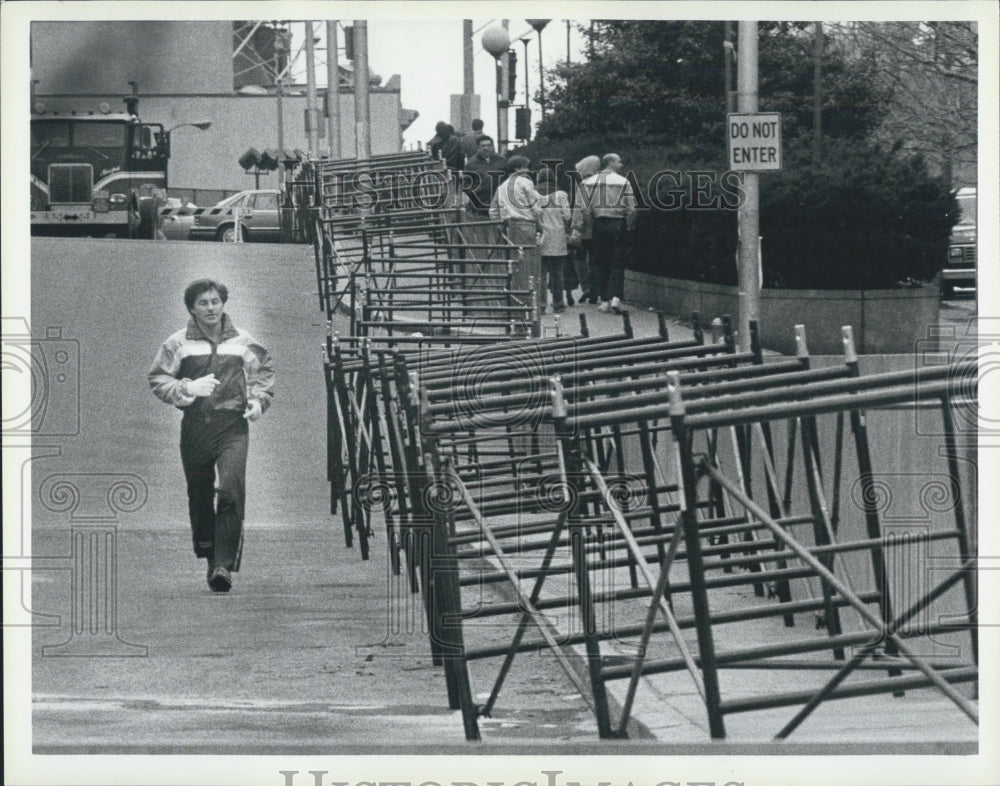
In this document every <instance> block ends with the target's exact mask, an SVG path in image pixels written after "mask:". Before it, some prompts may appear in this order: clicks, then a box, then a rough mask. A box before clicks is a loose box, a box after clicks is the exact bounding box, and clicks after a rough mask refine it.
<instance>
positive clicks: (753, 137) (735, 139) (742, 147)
mask: <svg viewBox="0 0 1000 786" xmlns="http://www.w3.org/2000/svg"><path fill="white" fill-rule="evenodd" d="M726 129H727V130H726V136H727V137H728V139H729V168H730V169H731V170H736V171H742V172H767V171H772V170H778V169H781V113H780V112H755V113H753V114H749V113H735V112H734V113H732V114H729V115H726Z"/></svg>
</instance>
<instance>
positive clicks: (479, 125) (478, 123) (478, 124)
mask: <svg viewBox="0 0 1000 786" xmlns="http://www.w3.org/2000/svg"><path fill="white" fill-rule="evenodd" d="M472 130H473V131H482V130H483V121H482V120H480V119H479V118H478V117H477V118H476V119H475V120H473V121H472Z"/></svg>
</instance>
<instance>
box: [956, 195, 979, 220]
mask: <svg viewBox="0 0 1000 786" xmlns="http://www.w3.org/2000/svg"><path fill="white" fill-rule="evenodd" d="M958 209H959V210H960V211H961V213H962V217H961V218H960V219H959V220H958V223H959V224H971V225H972V226H975V225H976V196H975V194H970V195H969V196H960V197H959V198H958Z"/></svg>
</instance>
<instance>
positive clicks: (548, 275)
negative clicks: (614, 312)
mask: <svg viewBox="0 0 1000 786" xmlns="http://www.w3.org/2000/svg"><path fill="white" fill-rule="evenodd" d="M537 188H538V193H539V195H540V196H541V206H542V215H541V224H542V242H541V245H540V247H539V251H540V253H541V259H542V262H541V272H542V278H543V279H546V280H547V282H548V287H549V292H551V293H552V313H553V314H558V313H559V312H561V311H565V310H566V305H567V303H568V302H569V301H568V299H563V287H564V283H563V268H564V267H565V265H566V260H567V249H566V233H567V231H568V230H569V227H570V220H571V219H572V212H571V211H570V207H569V195H568V194H567V193H566V192H565V191H561V190H560V189H559V187H558V185H557V183H556V182H555V174H554V173H552V172H550V171H549V170H548V169H543V170H541V171H540V172H539V173H538V184H537ZM543 283H544V281H543ZM539 305H540V307H541V308H542V309H543V310H544V306H545V304H544V302H543V303H540V304H539Z"/></svg>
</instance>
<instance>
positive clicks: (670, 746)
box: [17, 239, 976, 782]
mask: <svg viewBox="0 0 1000 786" xmlns="http://www.w3.org/2000/svg"><path fill="white" fill-rule="evenodd" d="M32 249H33V256H32V293H33V300H32V312H31V313H32V321H33V330H34V331H35V332H36V333H37V332H38V331H39V330H41V331H42V335H44V330H45V328H46V327H47V326H61V327H62V328H63V336H64V337H66V338H67V339H71V340H73V341H77V342H78V344H79V352H80V358H81V365H80V369H81V385H80V391H79V406H80V428H79V433H78V434H76V435H73V436H69V437H65V438H58V437H51V438H41V439H36V445H41V446H44V445H46V444H48V445H51V446H54V447H57V448H58V452H56V453H53V454H52V455H49V456H43V457H39V458H37V459H36V460H35V461H33V462H30V464H31V468H30V477H31V481H30V491H31V493H32V495H33V499H34V501H35V504H34V508H33V513H34V516H33V519H32V521H31V522H30V537H31V544H32V552H33V554H34V555H35V558H36V559H39V560H41V562H38V563H36V565H37V567H36V569H35V571H34V575H33V577H32V593H33V594H32V597H31V605H30V608H31V609H32V610H33V611H34V612H35V615H36V616H35V617H34V619H33V622H34V628H33V630H32V631H31V641H30V643H29V646H30V649H31V656H32V680H33V684H32V699H33V701H32V718H31V731H32V735H33V744H34V746H35V750H36V751H38V752H44V753H153V752H155V753H248V752H252V753H257V754H261V753H314V754H315V753H331V752H337V753H369V754H370V753H373V752H386V753H393V752H407V751H409V752H423V753H435V752H461V753H477V752H484V751H488V752H493V753H497V752H517V753H526V752H530V751H532V750H553V749H555V748H558V749H560V750H563V751H568V752H575V753H597V752H623V748H622V746H621V744H619V743H615V742H607V743H600V742H599V741H598V739H597V734H596V727H595V725H594V720H593V716H592V715H591V714H590V713H589V711H588V710H587V708H586V706H585V705H584V704H583V702H582V701H581V700H580V698H579V696H575V695H574V693H573V691H572V690H571V689H570V688H569V683H568V682H567V680H566V678H565V676H564V675H563V674H562V673H561V671H560V670H559V668H558V667H557V666H556V665H555V663H554V661H553V660H552V659H551V658H538V659H536V662H535V663H532V664H531V668H528V669H515V672H516V673H512V674H511V678H510V681H509V684H508V685H507V686H506V687H505V689H504V693H503V694H502V696H501V702H500V705H499V706H498V709H497V712H496V713H495V715H494V718H492V719H484V720H483V723H482V727H483V730H484V734H483V737H484V742H483V744H482V745H481V746H476V745H470V744H467V743H465V742H464V741H463V734H462V724H461V719H460V717H459V715H458V713H457V712H454V711H450V710H448V709H447V700H446V691H445V686H444V677H443V673H442V671H441V669H440V668H439V667H435V666H433V665H432V664H431V662H430V657H429V650H428V645H427V637H426V633H425V632H423V631H422V630H421V629H420V624H421V619H422V618H421V614H422V610H421V609H420V608H419V605H418V602H417V598H416V596H411V595H410V594H409V593H408V591H407V590H406V589H405V588H404V587H401V586H400V584H399V581H398V580H397V579H396V578H395V577H393V576H391V574H390V572H389V570H388V567H387V563H388V559H387V554H386V549H385V546H386V542H385V536H384V532H382V531H379V530H378V529H376V532H375V536H374V538H373V540H372V556H371V559H370V560H369V561H367V562H362V561H361V559H360V556H359V554H358V550H357V548H354V549H347V548H345V546H344V537H343V526H342V524H341V521H340V518H339V517H338V516H331V515H330V513H329V488H328V484H327V481H326V477H325V471H326V468H325V428H326V413H325V389H324V384H323V375H322V368H321V360H322V352H321V346H322V343H323V340H324V337H325V325H324V319H325V317H324V315H323V314H322V313H321V312H320V311H319V309H318V307H317V298H316V292H315V285H316V280H315V272H314V268H313V256H312V251H311V249H309V248H306V247H301V246H255V245H253V244H250V245H246V246H243V245H233V246H225V245H222V244H215V245H212V244H191V245H183V244H176V245H175V244H143V243H137V242H127V241H103V240H87V241H68V240H59V239H36V240H35V241H33V244H32ZM68 255H72V258H73V259H74V264H73V265H71V266H67V265H65V264H64V260H65V259H66V258H67V256H68ZM205 275H211V276H214V277H217V278H219V279H220V280H222V281H224V282H226V283H227V284H229V286H230V302H229V304H228V306H227V312H228V313H229V314H230V315H231V317H232V318H233V320H234V322H235V324H236V325H237V326H239V327H242V328H244V329H247V330H249V331H250V332H251V333H253V334H254V335H255V336H257V337H258V338H259V339H260V340H261V341H262V342H264V343H265V344H266V345H267V346H268V348H269V350H270V351H271V352H272V354H273V355H274V357H275V359H276V362H277V373H278V384H277V398H276V401H275V406H274V407H273V408H272V410H271V411H269V412H268V414H267V415H266V416H265V418H264V419H263V420H262V421H260V423H259V424H257V425H255V426H254V427H253V433H252V436H251V446H250V462H249V467H248V502H247V523H246V535H245V545H244V558H243V568H242V570H241V572H240V573H239V574H237V576H236V582H235V586H234V590H233V592H232V593H231V594H230V595H229V596H226V597H219V596H216V595H213V594H212V593H211V592H209V590H208V588H207V587H206V586H205V578H204V564H203V563H202V562H200V561H197V560H195V558H194V557H193V555H192V554H191V552H190V534H189V530H188V524H187V521H186V500H185V498H184V486H183V476H182V473H181V468H180V459H179V456H178V451H177V441H178V432H179V415H178V413H177V412H176V411H173V410H171V409H170V408H169V407H166V406H164V405H163V404H161V403H160V402H158V401H157V400H156V399H155V398H154V397H153V396H152V394H151V393H150V392H149V390H148V386H147V384H146V371H147V369H148V365H149V363H150V361H151V359H152V356H153V353H154V352H155V350H156V348H157V346H159V344H160V342H161V341H162V340H163V339H164V338H165V337H166V336H167V335H168V334H169V333H171V332H173V331H175V330H177V329H178V328H179V327H181V326H182V325H183V324H184V320H185V316H186V315H185V313H184V309H183V304H182V303H181V293H182V291H183V288H184V286H185V285H186V284H187V283H188V282H189V281H191V280H193V279H195V278H199V277H203V276H205ZM83 291H86V292H87V293H88V297H87V298H81V297H80V296H79V293H80V292H83ZM150 293H155V296H154V297H150ZM578 313H584V314H586V316H587V321H588V327H589V329H590V331H591V334H592V335H601V334H602V333H605V332H607V333H611V332H618V331H619V330H620V329H621V324H622V319H621V317H619V316H616V315H613V314H602V313H599V312H597V310H596V306H593V305H585V306H579V305H578V306H574V307H572V308H570V309H568V310H567V311H566V312H564V314H562V315H560V319H559V324H560V331H561V332H562V333H563V334H564V335H565V334H572V333H575V332H577V330H578V322H577V320H576V318H575V314H578ZM629 313H630V318H631V320H632V324H633V329H634V331H635V334H636V335H637V336H644V335H654V334H655V333H656V332H657V330H658V322H657V317H656V315H655V314H654V313H652V312H648V311H641V310H632V311H630V312H629ZM337 319H338V320H341V321H339V322H338V325H337V327H338V328H339V329H340V330H341V333H342V334H343V333H345V332H346V320H343V319H342V318H341V317H338V318H337ZM542 324H543V335H549V334H550V333H554V332H555V319H554V317H553V315H551V314H547V315H545V316H544V317H543V322H542ZM669 330H670V337H671V338H677V339H680V338H684V337H690V335H691V332H690V328H689V327H687V326H686V325H685V324H684V323H683V322H682V321H681V320H679V319H674V318H671V319H670V320H669ZM55 404H58V402H54V404H53V405H54V406H55ZM27 466H28V465H27V464H25V467H27ZM24 472H25V475H26V476H27V469H25V470H24ZM83 476H86V480H87V482H88V483H90V482H92V481H93V482H96V483H102V482H106V483H110V482H111V479H113V478H116V477H125V478H127V479H129V480H130V482H132V483H133V485H134V486H135V488H136V489H137V490H138V492H139V497H137V500H136V501H135V502H134V504H132V505H131V507H129V506H127V505H120V506H119V507H120V510H118V511H117V512H114V513H113V514H108V513H106V512H105V513H104V514H103V515H105V520H106V521H109V522H111V524H110V525H109V526H111V527H112V528H113V529H114V531H115V532H116V533H117V552H116V557H117V562H116V565H115V567H116V571H117V572H116V583H115V585H114V587H115V593H116V595H115V603H116V612H115V622H116V632H115V639H116V640H117V641H119V642H122V643H125V644H127V645H137V646H139V647H144V648H146V649H145V653H144V654H142V655H138V656H133V657H122V656H121V655H122V653H121V651H118V652H111V653H110V656H109V657H85V658H73V657H43V655H42V652H43V650H42V648H43V647H46V646H53V645H58V644H61V643H63V642H66V641H67V640H68V639H70V638H71V632H72V625H73V624H75V623H76V622H77V621H79V620H78V617H77V616H76V612H75V611H74V608H73V606H72V603H71V593H70V590H71V587H72V586H73V585H72V584H71V576H72V575H73V568H74V564H75V562H74V560H73V558H72V554H71V551H70V549H71V533H72V531H73V527H74V526H76V525H78V524H79V520H78V519H77V518H74V514H79V515H82V514H84V513H88V512H90V510H91V509H90V507H88V506H91V505H96V506H97V507H98V508H99V507H100V505H101V504H104V503H103V502H102V501H101V500H102V499H104V497H101V496H100V493H99V492H98V491H94V492H92V494H91V496H87V495H85V496H84V497H82V498H81V500H79V501H78V502H77V504H78V505H82V506H83V507H81V508H73V509H72V510H70V509H69V508H67V507H65V506H62V507H61V506H60V505H59V504H55V503H56V500H54V499H53V498H49V499H48V502H47V504H46V503H45V502H44V500H45V499H46V498H45V497H44V496H43V494H44V493H45V490H46V489H49V488H51V487H52V484H53V483H54V482H55V480H56V479H57V478H60V477H61V478H66V479H68V480H69V481H70V482H72V483H77V484H81V483H83V479H82V478H83ZM136 479H137V480H136ZM46 481H48V485H46ZM88 489H89V486H88ZM25 526H28V523H27V522H25ZM378 526H379V522H378V518H377V517H376V527H378ZM26 534H27V533H26ZM43 615H47V616H43ZM772 633H773V631H769V630H762V631H761V634H760V635H761V636H763V637H767V636H770V635H772ZM17 635H22V634H17ZM23 635H27V634H26V631H25V632H24V634H23ZM108 641H109V642H110V639H109V640H108ZM110 643H111V645H112V646H113V647H115V648H118V647H119V645H118V644H115V643H114V642H110ZM119 649H120V648H119ZM138 652H139V650H134V651H132V654H133V655H136V653H138ZM737 676H739V678H740V679H747V673H745V672H741V673H739V674H738V675H737ZM750 677H751V678H752V679H757V677H756V675H752V674H751V675H750ZM921 697H929V698H927V699H925V698H921ZM695 698H696V697H695V696H694V695H693V692H692V689H691V682H690V679H689V678H687V677H686V675H684V674H675V675H673V677H672V678H671V681H670V682H669V684H664V683H661V682H656V683H655V684H652V683H651V684H649V685H644V687H643V688H642V689H640V693H639V703H638V704H637V706H636V710H635V713H634V714H635V717H636V720H637V721H638V723H639V728H642V727H644V728H645V729H646V730H648V732H649V733H650V734H651V735H652V736H653V737H655V740H646V741H643V740H639V739H635V740H629V741H628V742H627V743H626V745H627V746H628V749H627V750H628V752H630V753H635V752H640V751H646V752H666V751H672V752H698V751H703V750H713V751H714V752H719V747H718V746H713V745H711V744H710V743H708V738H707V732H706V731H705V729H704V725H705V717H704V712H703V711H702V710H700V709H699V707H698V702H697V701H695ZM878 700H879V701H892V700H891V699H889V698H887V697H879V699H878ZM619 701H620V696H619ZM859 701H862V700H859ZM942 701H943V700H942ZM854 706H855V702H854V700H851V701H843V702H836V703H834V704H832V705H831V707H834V708H835V710H836V714H835V715H833V716H830V719H829V721H828V720H826V716H824V720H823V721H822V723H821V724H820V725H819V726H818V727H817V728H816V730H815V734H811V735H808V736H804V737H798V736H797V737H796V739H797V740H800V739H801V740H803V741H806V742H810V741H815V742H816V743H817V744H822V745H828V744H834V743H841V742H848V743H859V744H863V745H865V746H868V745H873V744H874V745H878V744H879V743H881V742H887V743H889V746H888V747H889V749H890V750H893V751H902V750H905V749H907V748H908V747H909V745H910V743H912V742H915V741H921V740H923V739H932V740H934V741H935V743H936V744H937V746H938V749H939V750H944V749H949V748H955V747H956V746H957V747H959V748H962V749H966V750H967V749H968V747H969V745H970V744H972V745H974V740H975V739H976V729H975V727H973V726H972V725H971V724H963V723H962V719H961V718H959V719H958V721H956V724H955V726H954V727H952V726H950V725H949V724H950V721H949V718H950V717H951V715H950V714H948V712H947V710H942V705H941V704H940V703H939V700H938V699H937V698H936V696H934V695H932V694H929V693H928V692H919V693H913V694H912V695H908V696H907V697H905V698H904V699H902V700H899V701H894V703H893V704H892V718H893V723H892V724H891V726H890V725H883V726H880V725H858V724H857V722H856V720H855V719H854V718H853V717H852V716H853V715H855V714H856V713H855V711H854V709H852V708H853V707H854ZM762 715H763V714H762V713H753V714H750V715H748V716H746V717H745V718H743V719H740V722H741V723H742V722H743V721H744V720H745V721H746V724H745V728H744V727H740V729H738V730H737V729H736V728H734V730H733V732H732V740H733V745H732V747H731V748H728V747H727V749H726V750H727V751H732V752H747V751H746V748H741V747H740V745H741V744H742V743H744V742H746V741H747V740H754V741H757V740H762V739H766V733H765V732H766V731H768V730H772V729H773V728H774V723H770V722H769V723H760V724H759V725H758V721H760V720H761V716H762ZM786 715H787V711H786ZM808 729H809V727H804V729H803V731H805V732H807V731H808ZM642 734H643V735H644V734H645V732H643V733H642ZM762 735H764V736H762ZM942 740H943V741H944V742H941V741H942ZM728 745H729V743H727V746H728ZM553 746H555V747H553ZM644 746H646V747H644ZM963 746H964V747H963ZM780 749H781V750H782V751H783V752H791V751H793V750H800V751H801V749H799V748H795V747H788V746H780ZM753 750H755V751H758V752H759V751H761V750H763V749H762V748H760V747H759V746H755V747H754V748H753ZM814 750H815V749H814ZM303 777H305V776H303ZM230 781H234V782H238V781H239V779H238V778H235V777H230Z"/></svg>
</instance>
